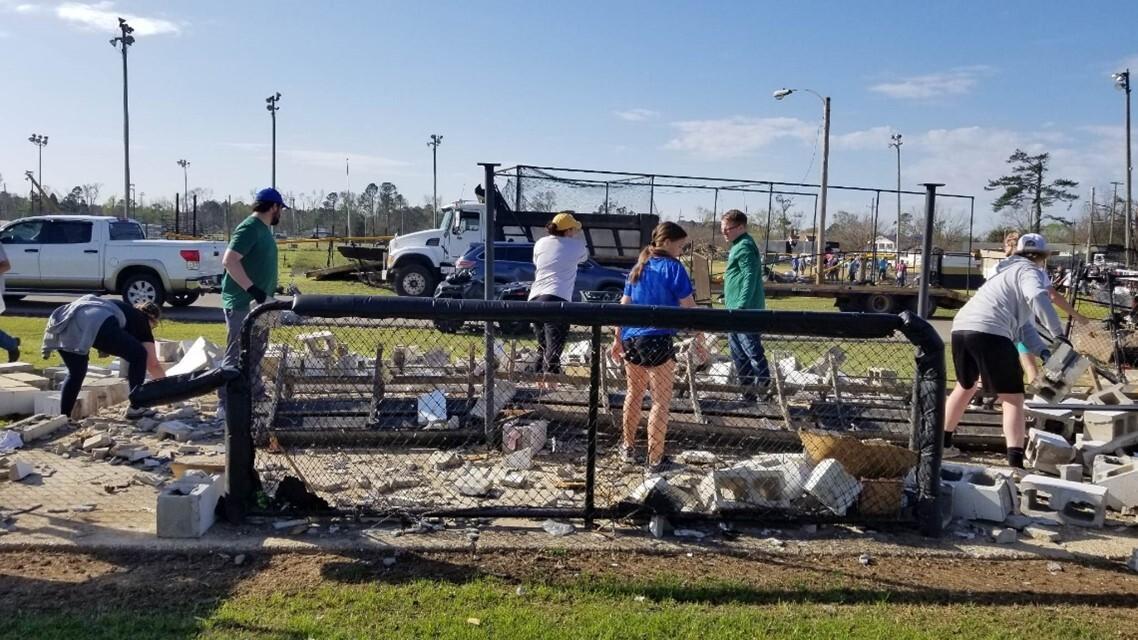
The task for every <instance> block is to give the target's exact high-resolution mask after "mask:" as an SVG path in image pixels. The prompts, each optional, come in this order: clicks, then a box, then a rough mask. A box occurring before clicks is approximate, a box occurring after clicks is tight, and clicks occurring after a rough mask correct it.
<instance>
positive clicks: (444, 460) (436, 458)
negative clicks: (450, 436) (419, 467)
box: [427, 451, 465, 471]
mask: <svg viewBox="0 0 1138 640" xmlns="http://www.w3.org/2000/svg"><path fill="white" fill-rule="evenodd" d="M463 464H465V462H464V461H463V459H462V456H460V455H458V454H457V453H455V452H453V451H436V452H434V453H432V454H431V457H430V458H429V459H428V460H427V465H428V466H431V467H433V468H435V469H438V470H440V471H444V470H447V469H457V468H458V467H461V466H462V465H463Z"/></svg>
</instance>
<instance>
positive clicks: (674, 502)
mask: <svg viewBox="0 0 1138 640" xmlns="http://www.w3.org/2000/svg"><path fill="white" fill-rule="evenodd" d="M624 501H625V502H632V503H634V504H643V505H644V506H646V507H648V508H650V509H651V510H652V511H653V512H656V513H671V512H676V511H680V510H691V509H692V508H693V507H695V506H698V505H699V501H698V500H697V499H696V498H695V497H693V496H692V495H691V494H689V493H688V492H687V491H685V490H683V489H681V488H679V487H677V486H675V485H673V484H670V483H669V482H668V480H667V479H666V478H664V476H652V477H651V478H648V479H647V480H645V481H644V482H642V483H641V484H639V485H638V486H637V487H636V488H635V489H633V490H632V492H631V493H629V494H628V497H627V498H625V500H624Z"/></svg>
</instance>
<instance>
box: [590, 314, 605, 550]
mask: <svg viewBox="0 0 1138 640" xmlns="http://www.w3.org/2000/svg"><path fill="white" fill-rule="evenodd" d="M604 357H605V353H604V351H603V350H602V349H601V326H600V325H599V324H595V325H593V332H592V345H591V357H590V361H589V418H588V424H587V426H586V433H587V435H586V441H585V529H586V530H591V529H592V528H593V509H594V508H595V506H596V505H595V501H596V477H597V410H598V407H599V405H600V388H601V358H604Z"/></svg>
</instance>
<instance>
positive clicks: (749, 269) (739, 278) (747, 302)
mask: <svg viewBox="0 0 1138 640" xmlns="http://www.w3.org/2000/svg"><path fill="white" fill-rule="evenodd" d="M723 303H724V305H725V306H726V307H727V308H728V309H764V308H766V306H767V298H766V293H765V292H764V291H763V259H762V257H760V256H759V248H758V247H757V246H755V240H754V239H753V238H752V237H751V235H750V234H748V233H744V234H743V235H741V236H739V237H738V238H735V242H733V243H731V251H730V252H729V253H728V254H727V269H726V270H725V271H724V272H723Z"/></svg>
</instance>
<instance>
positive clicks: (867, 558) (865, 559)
mask: <svg viewBox="0 0 1138 640" xmlns="http://www.w3.org/2000/svg"><path fill="white" fill-rule="evenodd" d="M857 561H858V564H860V565H861V566H863V567H868V566H870V565H872V564H873V563H874V562H875V561H874V559H873V556H871V555H869V554H868V553H863V554H861V555H860V556H858V557H857Z"/></svg>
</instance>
